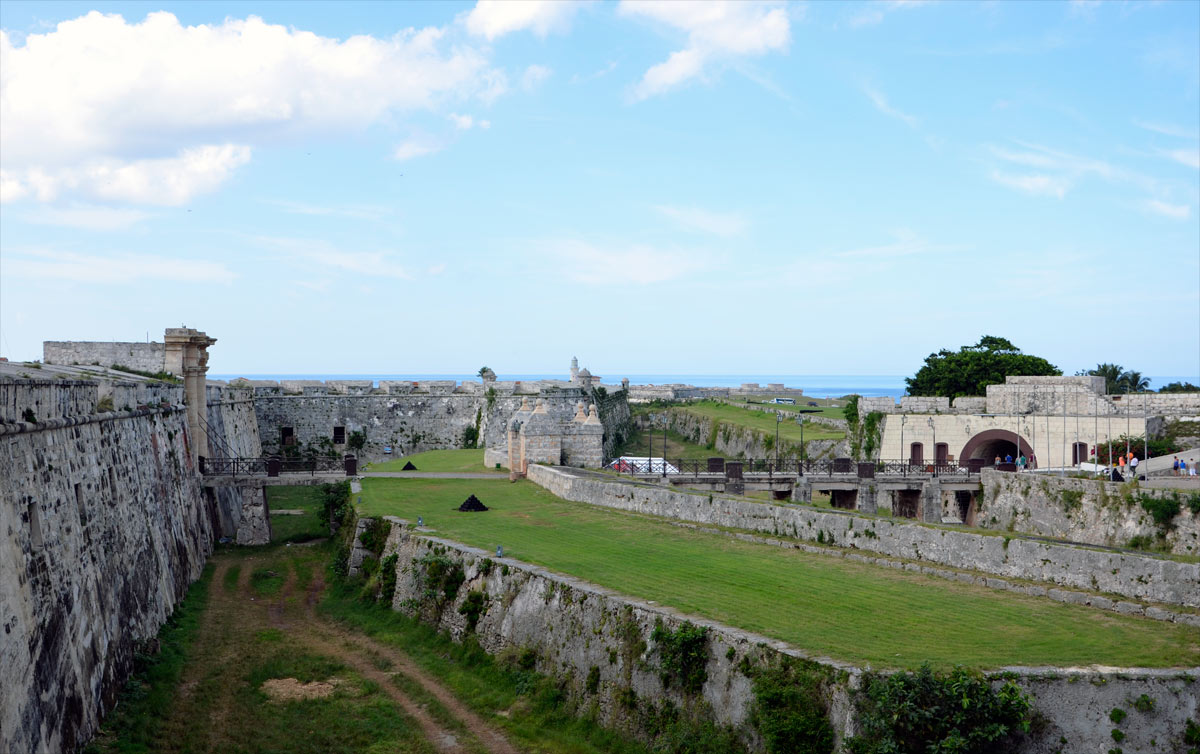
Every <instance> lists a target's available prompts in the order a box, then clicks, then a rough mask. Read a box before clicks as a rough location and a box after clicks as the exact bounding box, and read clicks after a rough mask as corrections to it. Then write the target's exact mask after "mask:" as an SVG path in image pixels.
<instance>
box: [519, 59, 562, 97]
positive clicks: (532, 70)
mask: <svg viewBox="0 0 1200 754" xmlns="http://www.w3.org/2000/svg"><path fill="white" fill-rule="evenodd" d="M553 73H554V71H552V70H550V69H549V68H547V67H546V66H544V65H536V64H535V65H531V66H529V67H528V68H526V69H525V73H523V74H521V88H522V89H524V90H525V91H527V92H532V91H533V90H534V89H537V88H538V87H540V86H541V85H542V84H544V83H546V79H548V78H550V75H551V74H553Z"/></svg>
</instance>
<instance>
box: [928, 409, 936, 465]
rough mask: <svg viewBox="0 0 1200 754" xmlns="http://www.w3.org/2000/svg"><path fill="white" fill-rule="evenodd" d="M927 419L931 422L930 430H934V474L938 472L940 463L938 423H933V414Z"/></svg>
mask: <svg viewBox="0 0 1200 754" xmlns="http://www.w3.org/2000/svg"><path fill="white" fill-rule="evenodd" d="M927 421H928V423H929V429H930V431H931V432H933V473H934V474H937V463H938V452H937V426H936V425H934V423H933V417H932V416H931V417H929V419H928V420H927Z"/></svg>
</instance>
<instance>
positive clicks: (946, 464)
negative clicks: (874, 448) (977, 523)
mask: <svg viewBox="0 0 1200 754" xmlns="http://www.w3.org/2000/svg"><path fill="white" fill-rule="evenodd" d="M606 468H608V469H609V470H610V471H616V472H619V473H621V474H629V475H630V476H676V477H683V476H706V477H710V478H711V477H715V476H719V477H733V478H739V477H742V476H744V475H746V474H754V475H756V476H761V475H764V474H765V475H766V476H767V477H768V478H770V477H775V476H785V477H822V476H824V477H835V476H836V477H843V478H845V477H853V478H859V479H870V478H876V477H893V478H894V477H902V478H907V477H917V478H922V477H971V476H978V475H979V471H980V469H981V468H982V464H980V463H978V462H971V463H968V464H966V465H964V464H963V463H961V462H959V461H947V460H943V461H917V460H913V459H902V460H878V461H854V460H852V459H850V458H820V459H805V460H804V461H799V460H797V459H794V458H793V459H790V460H778V461H777V460H775V459H771V458H731V459H724V458H707V459H704V458H700V459H693V458H666V459H664V458H650V459H647V458H640V459H628V458H625V459H615V460H613V461H611V462H610V463H609V464H608V465H607V467H606Z"/></svg>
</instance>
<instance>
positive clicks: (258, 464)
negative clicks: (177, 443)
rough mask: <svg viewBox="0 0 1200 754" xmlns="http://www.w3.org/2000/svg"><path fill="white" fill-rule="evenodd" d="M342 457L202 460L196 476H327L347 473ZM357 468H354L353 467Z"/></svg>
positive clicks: (347, 463)
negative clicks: (332, 473) (303, 474)
mask: <svg viewBox="0 0 1200 754" xmlns="http://www.w3.org/2000/svg"><path fill="white" fill-rule="evenodd" d="M352 460H353V458H350V459H347V458H342V457H328V456H311V457H304V458H288V457H286V456H268V457H264V458H236V457H233V458H224V457H218V458H204V457H201V459H200V473H201V474H204V475H206V476H218V475H223V476H249V475H253V474H258V475H262V474H265V475H267V476H277V475H278V474H281V473H291V474H295V473H308V474H311V475H316V474H318V473H330V472H337V471H345V472H346V473H347V474H349V473H350V468H351V465H350V461H352ZM355 466H357V464H355Z"/></svg>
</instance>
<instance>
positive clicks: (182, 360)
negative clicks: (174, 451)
mask: <svg viewBox="0 0 1200 754" xmlns="http://www.w3.org/2000/svg"><path fill="white" fill-rule="evenodd" d="M163 342H164V344H165V346H166V357H165V360H164V363H163V369H164V370H165V371H167V372H170V373H171V374H174V375H177V376H180V377H183V395H184V402H185V403H186V404H187V419H188V433H189V434H190V435H191V438H190V440H191V442H190V443H189V444H190V445H191V448H192V459H193V460H196V459H198V458H199V457H200V456H207V455H209V447H208V433H207V432H206V431H205V427H206V426H207V424H208V417H207V412H208V399H207V396H206V393H205V376H204V375H205V374H206V373H207V372H208V347H209V346H211V345H212V344H213V343H216V342H217V339H216V338H210V337H208V336H207V335H206V334H204V333H202V332H200V331H199V330H193V329H191V328H190V327H169V328H167V332H166V334H165V335H164V337H163Z"/></svg>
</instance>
